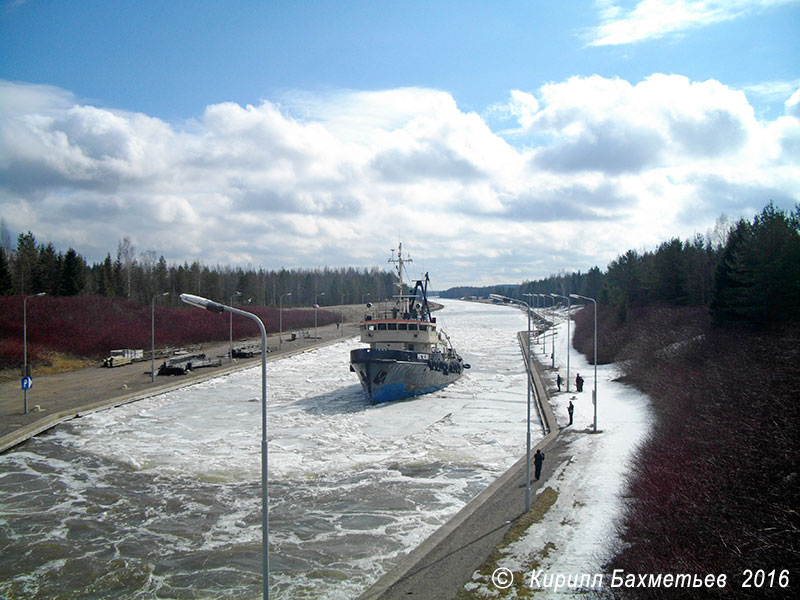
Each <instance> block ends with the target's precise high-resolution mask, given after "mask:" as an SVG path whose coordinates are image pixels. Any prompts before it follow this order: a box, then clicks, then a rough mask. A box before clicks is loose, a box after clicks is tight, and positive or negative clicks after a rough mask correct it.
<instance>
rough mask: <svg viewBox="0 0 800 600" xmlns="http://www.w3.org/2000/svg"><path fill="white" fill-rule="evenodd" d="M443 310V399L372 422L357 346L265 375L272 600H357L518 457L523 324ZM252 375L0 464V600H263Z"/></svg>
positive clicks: (476, 307)
mask: <svg viewBox="0 0 800 600" xmlns="http://www.w3.org/2000/svg"><path fill="white" fill-rule="evenodd" d="M444 303H445V304H446V306H445V309H444V310H442V311H440V312H438V313H437V320H438V321H439V323H440V324H441V325H442V326H443V328H444V329H445V330H446V331H448V332H449V333H450V335H451V338H452V340H453V343H454V344H455V345H456V347H457V348H458V349H459V351H460V352H461V354H462V356H464V358H465V360H466V361H467V362H469V363H471V364H472V366H473V368H472V369H471V370H469V371H466V374H465V375H464V376H463V377H462V378H461V379H460V380H459V381H458V382H456V383H455V384H453V385H451V386H449V387H447V388H445V389H444V390H441V391H440V392H438V393H435V394H428V395H426V396H423V397H420V398H417V399H414V400H409V401H404V402H397V403H392V404H387V405H382V406H370V405H369V404H368V403H367V402H366V400H365V399H364V397H363V395H362V393H361V388H360V386H359V384H358V381H357V379H356V376H355V375H354V374H352V373H350V372H349V364H348V357H349V351H350V350H351V349H352V348H355V347H358V346H359V345H360V344H359V343H358V342H357V340H354V339H353V340H345V341H343V342H341V343H338V344H335V345H332V346H328V347H325V348H321V349H318V350H315V351H312V352H308V353H305V354H302V355H299V356H295V357H290V358H285V359H280V360H276V361H274V362H271V363H269V364H268V366H267V378H268V381H267V388H268V391H267V394H268V410H267V414H268V422H269V425H268V427H269V433H268V439H269V498H270V532H269V542H270V594H271V596H272V597H274V598H292V599H296V598H298V599H299V598H331V599H340V598H341V599H344V598H353V597H356V596H358V595H359V594H360V593H361V592H362V591H364V590H365V589H366V588H367V587H369V585H370V584H372V583H374V582H375V581H376V580H377V579H378V578H379V577H380V576H381V575H382V574H383V573H385V572H386V571H387V570H389V569H390V568H391V567H392V566H393V565H394V564H396V563H397V562H398V561H399V560H400V559H401V558H402V556H403V555H405V554H406V553H407V552H408V551H410V550H411V549H413V548H414V547H415V546H416V545H418V544H419V543H420V542H422V541H423V540H424V539H425V538H426V537H427V536H428V535H430V534H431V533H432V532H433V531H434V530H435V529H436V528H437V527H439V526H440V525H441V524H442V523H444V522H445V521H446V520H447V519H448V518H449V517H451V516H452V515H453V514H455V513H456V512H457V511H458V510H459V509H460V508H461V507H462V506H464V504H466V503H467V502H468V501H469V500H470V499H471V498H473V497H474V496H475V495H476V494H477V493H478V492H479V491H480V490H482V489H483V488H485V487H486V486H487V485H488V484H489V483H491V481H492V480H494V479H495V478H496V477H497V476H498V475H499V474H500V473H502V472H503V471H504V470H505V469H507V468H508V467H509V466H511V465H512V464H513V463H514V462H515V461H516V460H517V459H518V458H519V457H520V456H522V454H523V453H524V444H525V416H526V410H525V399H526V394H525V372H524V369H523V362H522V360H521V358H520V352H519V346H518V344H517V339H516V332H517V331H518V330H521V329H524V328H525V327H526V325H527V321H526V319H525V317H524V315H523V314H522V313H521V312H519V311H516V310H512V309H510V308H507V307H505V308H504V307H494V306H488V305H482V304H470V303H463V302H457V301H444ZM260 375H261V372H260V367H256V368H252V369H248V370H246V371H242V372H240V373H237V374H234V375H230V376H226V377H219V378H216V379H214V380H212V381H208V382H205V383H201V384H197V385H193V386H189V387H186V388H183V389H181V390H178V391H174V392H170V393H168V394H162V395H159V396H155V397H153V398H150V399H147V400H142V401H139V402H136V403H133V404H129V405H127V406H124V407H120V408H116V409H112V410H107V411H103V412H99V413H95V414H92V415H88V416H86V417H83V418H81V419H75V420H73V421H70V422H68V423H65V424H63V425H60V426H59V427H58V428H56V429H55V430H54V431H53V432H51V433H49V434H46V435H42V436H40V437H38V438H36V439H33V440H30V441H29V442H26V443H25V444H23V445H22V446H20V447H19V448H18V449H16V450H14V451H12V452H8V453H6V454H5V455H2V456H0V597H2V598H42V599H43V598H48V599H55V598H64V599H66V598H81V599H89V598H130V599H140V598H141V599H146V598H247V599H250V598H259V597H261V496H260V494H261V480H260V477H261V463H260V460H261V454H260V452H261V449H260V440H261V416H260V415H261V403H260V398H261V391H260V385H261V376H260ZM539 431H541V429H540V427H539V426H538V424H536V425H535V426H534V435H536V433H537V432H539Z"/></svg>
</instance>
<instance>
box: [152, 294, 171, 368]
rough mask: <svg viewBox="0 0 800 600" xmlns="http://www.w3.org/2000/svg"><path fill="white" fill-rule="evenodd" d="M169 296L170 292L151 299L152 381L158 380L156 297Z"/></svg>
mask: <svg viewBox="0 0 800 600" xmlns="http://www.w3.org/2000/svg"><path fill="white" fill-rule="evenodd" d="M161 296H169V292H164V293H162V294H156V295H155V296H153V299H152V300H151V301H150V383H155V382H156V298H159V297H161Z"/></svg>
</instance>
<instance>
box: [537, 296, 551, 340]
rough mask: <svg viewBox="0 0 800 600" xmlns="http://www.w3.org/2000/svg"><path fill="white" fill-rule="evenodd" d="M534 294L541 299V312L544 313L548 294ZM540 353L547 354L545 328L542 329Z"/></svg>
mask: <svg viewBox="0 0 800 600" xmlns="http://www.w3.org/2000/svg"><path fill="white" fill-rule="evenodd" d="M536 295H537V296H539V298H541V299H542V313H544V309H545V308H547V304H546V303H545V300H546V299H547V297H548V296H547V294H536ZM542 319H544V317H542ZM545 323H546V321H545ZM542 354H547V329H544V330H543V331H542Z"/></svg>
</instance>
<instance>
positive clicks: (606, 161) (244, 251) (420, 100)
mask: <svg viewBox="0 0 800 600" xmlns="http://www.w3.org/2000/svg"><path fill="white" fill-rule="evenodd" d="M798 98H799V96H798V94H797V93H795V94H794V95H792V96H791V97H790V98H788V99H787V100H786V114H785V115H783V116H781V117H780V118H778V119H776V120H775V121H771V122H762V121H759V120H758V119H757V118H756V117H755V116H754V113H753V110H752V108H751V106H750V105H749V103H748V102H747V99H746V97H745V95H744V94H743V93H742V92H741V91H736V90H732V89H730V88H728V87H727V86H725V85H723V84H722V83H720V82H717V81H713V80H710V81H704V82H694V81H690V80H689V79H687V78H685V77H681V76H675V75H671V76H667V75H653V76H651V77H648V78H646V79H644V80H642V81H640V82H628V81H624V80H621V79H609V78H604V77H600V76H593V77H574V78H570V79H568V80H565V81H561V82H553V83H549V84H547V85H545V86H542V87H541V88H540V89H538V90H532V91H520V90H514V91H511V92H510V94H509V98H508V101H507V102H506V103H505V104H498V105H495V107H493V108H492V110H491V111H490V112H491V113H492V114H494V115H495V116H496V115H498V114H502V115H503V117H504V118H506V119H510V120H513V121H514V126H513V127H512V128H510V129H503V130H501V131H494V130H493V129H492V127H491V126H490V123H491V122H492V118H491V117H487V116H486V115H484V116H483V117H482V116H479V115H477V114H475V113H472V112H465V111H463V110H461V109H460V108H459V107H458V105H457V104H456V102H455V101H454V99H453V98H452V96H450V95H449V94H447V93H444V92H441V91H438V90H429V89H418V88H403V89H398V90H383V91H372V92H358V91H340V92H336V93H331V94H327V95H316V96H310V95H303V94H298V93H296V94H293V95H287V96H286V97H284V98H282V99H281V102H280V103H278V102H277V101H262V102H261V103H260V104H258V105H246V106H241V105H238V104H234V103H222V104H215V105H212V106H209V107H207V108H206V110H205V111H204V113H203V114H202V115H200V116H199V117H198V118H197V119H194V120H192V121H188V122H185V123H166V122H164V121H161V120H159V119H156V118H153V117H150V116H148V115H144V114H139V113H131V112H125V111H117V110H113V109H108V108H100V107H95V106H91V105H87V104H82V103H80V102H78V101H77V99H75V98H74V97H73V96H72V94H70V93H69V92H67V91H64V90H59V89H57V88H52V87H45V86H32V85H25V84H14V83H9V82H0V107H2V108H3V111H2V113H1V114H0V194H2V199H1V202H2V204H1V206H2V215H3V217H4V219H5V220H6V222H7V223H8V225H9V227H10V228H11V229H12V230H15V231H27V230H31V231H33V232H34V233H35V234H36V235H37V237H39V238H40V239H43V240H52V241H53V242H54V243H56V245H58V246H59V247H66V246H69V245H71V246H74V247H76V249H78V250H79V251H80V252H82V253H83V254H85V255H86V256H87V257H88V258H89V259H90V260H100V259H102V257H103V256H105V253H106V252H108V251H112V252H113V249H114V248H116V244H117V241H118V240H119V239H121V238H122V237H124V236H129V237H131V239H132V240H133V242H134V244H135V246H136V247H137V248H139V249H140V250H144V249H152V250H154V251H155V252H156V254H157V255H158V254H164V255H165V257H166V258H167V259H168V260H170V261H180V262H183V261H184V260H188V261H192V260H195V259H200V260H203V261H205V262H207V263H211V264H215V263H223V264H225V263H239V264H241V263H250V264H254V265H259V264H260V265H263V266H265V267H269V268H277V267H280V266H290V267H291V266H305V267H314V266H324V265H352V264H355V265H361V266H370V265H373V264H383V260H384V255H385V254H386V252H387V250H388V248H390V247H391V246H392V244H394V243H396V242H397V241H398V240H402V241H403V242H404V244H405V245H406V246H407V247H408V248H410V249H412V250H413V251H414V254H415V258H418V259H421V260H420V261H419V262H420V263H423V262H424V263H425V267H426V268H427V269H430V270H431V271H432V272H435V271H439V272H438V273H437V277H436V285H437V287H439V286H440V285H444V286H446V285H454V284H457V283H467V282H472V283H481V282H483V283H491V282H496V281H501V280H504V281H513V280H514V279H523V278H533V277H540V276H543V275H547V274H549V273H552V272H556V271H558V270H560V269H582V270H586V269H588V268H589V267H591V266H593V265H595V264H597V265H599V266H601V267H604V266H605V265H606V264H607V262H608V261H609V260H611V259H613V258H614V257H615V256H616V255H617V254H618V253H620V252H623V251H625V250H627V249H628V248H631V247H635V248H640V247H642V246H648V245H649V246H654V245H656V244H658V243H659V242H660V241H662V240H663V239H665V238H666V237H670V236H674V235H682V234H686V235H690V234H691V233H692V232H697V231H704V230H705V229H706V228H708V227H710V226H711V225H712V224H713V220H714V218H716V216H718V215H719V214H720V213H721V212H727V213H728V214H731V213H732V212H735V211H741V212H742V213H743V214H745V215H747V214H748V213H749V212H755V211H757V210H758V209H760V208H761V206H763V205H764V204H765V203H766V202H768V201H769V200H770V199H773V200H776V202H778V203H785V204H786V205H788V206H790V205H791V203H792V202H794V201H797V200H798V192H797V190H798V189H800V164H798V163H799V162H800V161H799V160H798V158H797V157H798V155H800V153H798V152H795V151H794V149H796V148H797V147H798V144H800V121H798V118H797V112H798V109H797V105H798V102H800V100H798ZM761 196H764V197H763V198H762V197H761ZM691 207H701V208H700V209H697V208H695V209H692V208H691ZM731 209H733V210H731ZM458 265H464V266H463V267H459V268H457V269H456V268H455V266H458ZM466 265H469V267H468V268H467V267H466ZM512 276H513V278H512Z"/></svg>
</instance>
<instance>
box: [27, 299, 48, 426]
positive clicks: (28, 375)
mask: <svg viewBox="0 0 800 600" xmlns="http://www.w3.org/2000/svg"><path fill="white" fill-rule="evenodd" d="M46 294H47V292H39V293H38V294H33V295H32V296H25V299H24V300H23V301H22V377H23V378H27V377H30V374H29V373H28V298H38V297H39V296H44V295H46ZM28 387H30V384H28V385H23V386H22V396H23V402H24V404H23V406H24V409H25V414H26V415H27V414H28Z"/></svg>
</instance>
